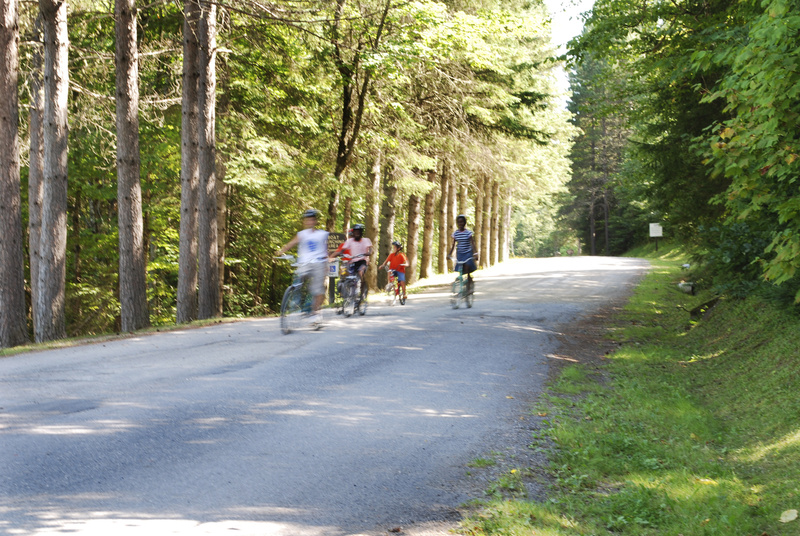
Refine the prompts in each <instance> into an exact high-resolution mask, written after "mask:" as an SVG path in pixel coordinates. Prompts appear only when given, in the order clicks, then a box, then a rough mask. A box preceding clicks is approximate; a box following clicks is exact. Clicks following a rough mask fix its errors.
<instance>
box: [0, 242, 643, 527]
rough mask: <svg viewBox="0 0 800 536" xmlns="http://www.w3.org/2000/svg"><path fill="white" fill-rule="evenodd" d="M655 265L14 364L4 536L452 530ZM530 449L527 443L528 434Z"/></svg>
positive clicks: (434, 294)
mask: <svg viewBox="0 0 800 536" xmlns="http://www.w3.org/2000/svg"><path fill="white" fill-rule="evenodd" d="M647 266H648V265H647V263H646V262H645V261H642V260H637V259H621V258H607V257H575V258H552V259H527V260H514V261H509V262H506V263H503V264H501V265H498V266H496V267H494V268H492V269H490V270H486V271H484V272H482V273H481V274H480V275H479V277H477V278H476V281H477V298H476V301H475V306H474V307H473V308H472V309H464V308H461V309H459V310H453V309H451V308H450V307H449V305H448V300H447V293H446V291H445V289H443V288H439V289H435V288H434V289H429V290H427V291H425V292H422V293H420V294H415V295H412V296H411V297H410V298H409V300H408V304H407V305H405V306H402V307H401V306H394V307H389V306H387V305H385V304H383V303H382V302H381V300H379V299H373V300H372V304H371V306H370V308H369V310H368V312H367V315H366V316H364V317H358V316H355V317H352V318H348V319H345V318H342V317H336V316H332V317H331V316H329V317H328V321H327V324H326V326H325V328H324V329H323V330H321V331H316V332H315V331H311V330H302V331H300V332H297V333H292V334H290V335H286V336H284V335H281V334H280V332H279V328H278V322H277V319H274V318H268V319H255V320H247V321H242V322H236V323H231V324H221V325H215V326H212V327H207V328H201V329H187V330H181V331H174V332H169V333H159V334H153V335H147V336H140V337H134V338H129V339H125V340H119V341H113V342H104V343H97V344H90V345H86V346H81V347H75V348H67V349H60V350H52V351H46V352H38V353H28V354H21V355H17V356H14V357H8V358H3V359H0V534H9V535H11V534H14V535H36V536H43V535H51V534H67V533H70V534H81V535H88V534H91V535H95V534H96V535H98V536H100V535H102V536H107V535H114V536H128V535H137V536H138V535H145V534H146V535H148V536H155V535H162V534H181V535H190V536H194V535H208V534H215V535H217V534H237V535H240V536H244V535H253V536H255V535H258V536H267V535H276V536H321V535H326V536H328V535H331V536H345V535H347V536H352V535H373V534H386V531H387V530H389V529H391V528H395V527H403V530H404V531H405V534H419V535H422V534H446V533H447V532H446V526H447V522H448V521H449V520H452V519H454V516H455V515H456V509H457V507H458V506H459V505H460V504H462V503H463V502H464V501H466V500H469V499H470V498H472V497H473V496H474V494H475V486H474V482H471V481H470V479H471V477H470V476H469V471H468V467H467V465H468V464H469V462H471V461H473V460H475V459H476V458H477V457H481V456H484V457H485V456H486V455H487V454H488V453H489V452H492V451H497V450H498V449H503V448H505V446H507V443H508V442H510V441H519V440H520V438H519V437H518V435H517V436H515V435H514V434H513V433H511V432H510V430H511V429H512V428H514V426H515V424H514V423H517V422H519V419H520V416H523V415H525V414H526V413H527V411H528V404H529V403H530V402H531V400H532V399H533V397H535V396H536V394H537V393H539V392H540V390H541V388H542V386H543V383H544V381H545V379H546V376H547V369H548V357H547V356H548V355H549V354H551V353H553V351H554V349H555V347H556V337H555V335H557V333H558V330H560V329H568V326H569V323H570V322H572V321H574V320H575V319H577V318H578V317H580V316H581V315H584V314H587V313H590V312H591V311H593V310H595V309H596V308H599V307H601V306H602V305H604V304H606V303H608V302H609V301H611V300H615V299H618V298H619V297H620V296H624V295H626V294H627V293H628V292H629V291H630V289H631V288H632V286H633V285H634V284H635V282H636V281H637V280H638V278H639V277H640V276H641V274H643V273H644V271H645V270H646V269H647ZM522 440H523V441H524V438H522Z"/></svg>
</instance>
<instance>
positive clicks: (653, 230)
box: [337, 223, 664, 247]
mask: <svg viewBox="0 0 800 536" xmlns="http://www.w3.org/2000/svg"><path fill="white" fill-rule="evenodd" d="M662 236H664V229H663V228H662V227H661V224H660V223H651V224H650V238H661V237H662ZM337 247H338V246H337Z"/></svg>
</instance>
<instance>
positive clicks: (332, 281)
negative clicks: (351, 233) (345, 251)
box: [328, 233, 347, 305]
mask: <svg viewBox="0 0 800 536" xmlns="http://www.w3.org/2000/svg"><path fill="white" fill-rule="evenodd" d="M345 240H347V235H345V234H344V233H328V253H329V254H330V253H333V252H334V251H336V250H337V249H339V246H341V245H342V244H344V241H345ZM338 277H339V259H336V260H335V261H333V262H332V263H330V264H329V265H328V303H329V304H331V305H333V302H335V301H336V279H337V278H338Z"/></svg>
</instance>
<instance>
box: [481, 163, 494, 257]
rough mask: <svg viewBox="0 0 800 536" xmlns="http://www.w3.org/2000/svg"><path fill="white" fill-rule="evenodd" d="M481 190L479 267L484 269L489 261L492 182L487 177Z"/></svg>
mask: <svg viewBox="0 0 800 536" xmlns="http://www.w3.org/2000/svg"><path fill="white" fill-rule="evenodd" d="M483 189H484V191H483V220H482V222H481V224H482V225H481V234H482V235H483V240H481V254H480V260H481V262H480V265H481V266H482V267H483V268H486V267H488V266H489V263H490V261H491V259H490V258H489V250H490V248H489V244H490V243H491V240H492V231H491V227H492V226H491V223H492V180H491V179H490V178H489V177H486V182H485V183H484V185H483Z"/></svg>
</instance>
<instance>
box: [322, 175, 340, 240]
mask: <svg viewBox="0 0 800 536" xmlns="http://www.w3.org/2000/svg"><path fill="white" fill-rule="evenodd" d="M337 182H341V181H339V180H337ZM338 213H339V189H338V188H337V189H336V190H334V191H332V192H331V193H330V197H329V199H328V217H327V219H326V220H325V230H326V231H328V232H329V233H332V232H334V231H336V216H337V215H338Z"/></svg>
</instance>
